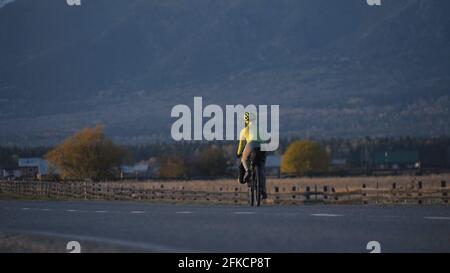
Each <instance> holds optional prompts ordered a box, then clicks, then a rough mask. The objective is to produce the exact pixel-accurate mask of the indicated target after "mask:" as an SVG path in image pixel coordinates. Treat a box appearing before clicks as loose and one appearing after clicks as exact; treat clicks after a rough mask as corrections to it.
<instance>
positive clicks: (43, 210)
mask: <svg viewBox="0 0 450 273" xmlns="http://www.w3.org/2000/svg"><path fill="white" fill-rule="evenodd" d="M41 210H42V211H50V209H41Z"/></svg>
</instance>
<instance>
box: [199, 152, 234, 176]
mask: <svg viewBox="0 0 450 273" xmlns="http://www.w3.org/2000/svg"><path fill="white" fill-rule="evenodd" d="M227 167H228V162H227V158H226V156H225V151H224V149H222V148H221V147H219V146H216V145H212V146H209V147H207V148H206V149H204V150H203V151H201V152H200V155H199V156H198V158H197V160H196V164H195V169H196V172H197V173H196V174H197V175H200V176H221V175H225V174H227V171H228V168H227Z"/></svg>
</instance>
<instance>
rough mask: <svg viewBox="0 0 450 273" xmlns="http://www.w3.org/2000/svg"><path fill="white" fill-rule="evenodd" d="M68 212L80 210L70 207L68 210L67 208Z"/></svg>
mask: <svg viewBox="0 0 450 273" xmlns="http://www.w3.org/2000/svg"><path fill="white" fill-rule="evenodd" d="M66 211H67V212H75V211H78V210H76V209H68V210H66Z"/></svg>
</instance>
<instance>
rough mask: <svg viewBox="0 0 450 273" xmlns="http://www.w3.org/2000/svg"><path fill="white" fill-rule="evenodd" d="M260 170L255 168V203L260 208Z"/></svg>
mask: <svg viewBox="0 0 450 273" xmlns="http://www.w3.org/2000/svg"><path fill="white" fill-rule="evenodd" d="M259 170H260V169H259V167H258V166H255V179H254V182H255V183H254V184H255V199H256V200H255V202H256V206H258V207H259V206H260V205H261V174H260V173H259Z"/></svg>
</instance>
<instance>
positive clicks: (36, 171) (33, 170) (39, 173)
mask: <svg viewBox="0 0 450 273" xmlns="http://www.w3.org/2000/svg"><path fill="white" fill-rule="evenodd" d="M19 171H20V177H21V178H23V179H41V178H42V177H43V176H45V175H47V174H48V172H49V171H48V162H47V160H44V159H42V158H38V157H32V158H19Z"/></svg>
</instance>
